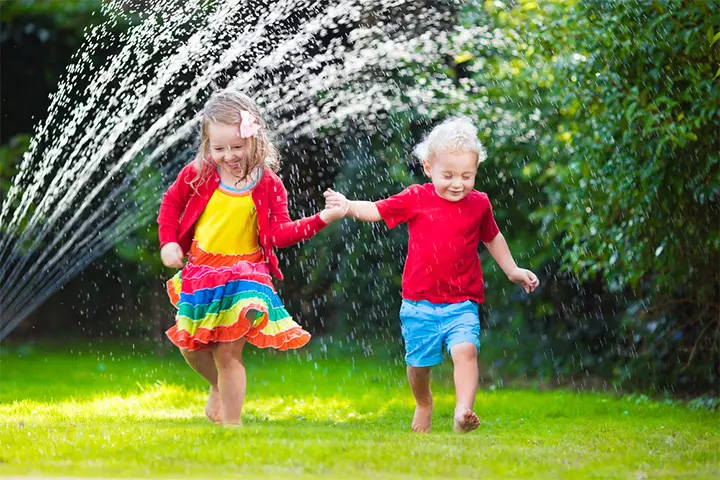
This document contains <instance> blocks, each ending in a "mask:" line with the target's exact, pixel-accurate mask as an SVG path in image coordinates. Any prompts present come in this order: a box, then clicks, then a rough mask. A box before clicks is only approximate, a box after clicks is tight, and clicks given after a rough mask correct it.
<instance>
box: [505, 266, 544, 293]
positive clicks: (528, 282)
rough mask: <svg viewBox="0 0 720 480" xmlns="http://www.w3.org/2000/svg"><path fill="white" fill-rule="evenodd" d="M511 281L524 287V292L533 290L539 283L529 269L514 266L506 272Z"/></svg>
mask: <svg viewBox="0 0 720 480" xmlns="http://www.w3.org/2000/svg"><path fill="white" fill-rule="evenodd" d="M508 278H509V279H510V281H511V282H514V283H519V284H520V285H522V287H523V288H524V289H525V293H530V292H534V291H535V289H536V288H537V287H538V285H540V280H538V278H537V276H535V274H534V273H533V272H531V271H530V270H525V269H524V268H516V269H515V270H513V271H512V272H510V273H509V274H508Z"/></svg>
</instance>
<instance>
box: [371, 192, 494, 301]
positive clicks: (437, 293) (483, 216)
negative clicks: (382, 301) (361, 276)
mask: <svg viewBox="0 0 720 480" xmlns="http://www.w3.org/2000/svg"><path fill="white" fill-rule="evenodd" d="M375 205H377V208H378V211H379V212H380V216H381V217H382V218H383V220H385V223H386V224H387V226H388V228H393V227H395V226H396V225H398V224H400V223H404V222H407V224H408V230H409V232H410V241H409V242H408V255H407V260H406V261H405V270H404V271H403V281H402V296H403V298H404V299H406V300H412V301H418V300H427V301H428V302H431V303H458V302H464V301H465V300H473V301H475V302H477V303H482V302H483V300H484V299H485V289H484V287H483V277H482V268H481V267H480V256H479V255H478V246H479V245H480V242H489V241H491V240H492V239H493V238H495V235H497V234H498V233H499V230H498V227H497V224H496V223H495V217H493V213H492V207H491V206H490V200H489V199H488V196H487V195H486V194H485V193H481V192H478V191H477V190H473V191H472V192H471V193H470V194H469V195H468V196H466V197H465V198H463V199H462V200H460V201H458V202H451V201H448V200H445V199H444V198H442V197H440V196H439V195H438V194H437V192H436V191H435V187H434V186H433V184H432V183H426V184H425V185H412V186H410V187H408V188H406V189H405V190H403V191H402V192H400V193H398V194H397V195H393V196H392V197H390V198H386V199H385V200H380V201H378V202H375Z"/></svg>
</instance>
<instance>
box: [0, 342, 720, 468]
mask: <svg viewBox="0 0 720 480" xmlns="http://www.w3.org/2000/svg"><path fill="white" fill-rule="evenodd" d="M328 345H329V346H330V349H329V350H328V349H326V348H325V347H327V346H328ZM345 349H346V346H343V345H340V344H339V343H337V342H336V343H333V344H323V342H322V341H321V340H317V339H316V340H314V345H313V347H311V348H309V349H306V350H303V351H301V352H299V353H290V354H285V353H277V352H270V351H258V350H255V349H252V348H248V352H247V355H246V361H245V363H246V365H247V369H248V398H247V403H246V408H245V413H244V422H245V426H244V427H243V428H239V429H227V428H223V427H219V426H215V425H212V424H210V423H209V422H208V421H207V420H206V419H205V417H204V415H203V407H204V401H205V397H206V387H205V386H204V385H203V383H202V382H201V381H200V379H199V377H197V376H196V375H195V374H194V373H193V372H192V371H191V370H190V369H189V367H187V366H186V365H185V364H184V363H183V361H182V358H181V357H180V356H179V355H178V354H177V353H176V352H172V353H170V354H168V355H167V356H166V357H165V358H158V357H157V356H155V355H153V354H151V353H149V352H150V351H151V349H150V347H149V346H148V345H147V344H139V343H138V344H134V345H133V344H132V343H127V344H125V345H119V344H116V343H115V344H107V343H104V344H100V343H91V344H87V343H76V344H73V345H69V344H64V345H60V344H55V345H53V344H50V343H47V342H45V343H39V344H22V345H20V344H11V345H7V344H4V345H3V346H2V348H1V349H0V445H2V448H1V449H0V475H59V476H96V477H148V476H153V477H174V478H180V477H181V476H182V477H203V476H207V477H213V476H214V477H218V478H220V477H222V478H227V477H233V478H245V477H247V478H257V477H258V475H261V476H262V478H263V480H267V479H272V478H287V477H288V475H291V476H293V477H299V478H348V479H350V478H352V479H356V478H408V479H409V478H413V479H414V478H449V477H457V478H633V479H638V478H678V477H686V478H719V477H720V415H718V414H717V413H712V412H707V411H694V410H691V409H689V408H687V407H686V406H684V405H683V404H680V403H672V402H655V401H651V400H649V399H647V398H646V397H643V396H632V397H628V396H624V397H623V396H616V395H611V394H609V393H607V394H597V393H576V392H572V391H563V390H555V391H536V390H518V389H506V388H496V389H495V390H490V389H484V390H482V391H480V392H479V394H478V398H477V402H476V411H477V413H478V414H480V416H481V418H482V423H481V425H480V428H479V429H478V430H476V431H475V432H473V433H471V434H468V435H458V434H454V433H452V411H453V402H454V397H453V390H452V382H451V379H452V377H451V370H450V369H449V368H448V367H449V364H446V365H445V366H444V367H443V368H441V369H440V370H439V371H438V372H436V373H437V375H435V377H434V393H435V414H434V424H433V433H431V434H429V435H417V434H413V433H412V432H411V431H410V428H409V427H410V426H409V421H410V418H411V415H412V409H413V402H412V398H411V395H410V392H409V389H408V387H407V385H406V380H405V376H404V365H403V364H402V362H401V359H400V358H398V356H397V354H395V353H393V352H394V349H392V348H391V349H388V350H385V349H382V348H375V349H374V351H372V352H367V351H366V352H363V351H362V350H359V351H357V352H356V353H347V352H346V353H344V354H342V355H340V354H337V352H340V351H343V350H345Z"/></svg>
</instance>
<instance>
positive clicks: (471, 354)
mask: <svg viewBox="0 0 720 480" xmlns="http://www.w3.org/2000/svg"><path fill="white" fill-rule="evenodd" d="M450 354H451V356H452V359H453V362H455V363H457V362H476V361H477V356H478V351H477V347H476V346H475V344H473V343H470V342H464V343H459V344H457V345H455V346H454V347H452V348H451V349H450Z"/></svg>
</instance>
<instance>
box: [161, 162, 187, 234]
mask: <svg viewBox="0 0 720 480" xmlns="http://www.w3.org/2000/svg"><path fill="white" fill-rule="evenodd" d="M188 172H190V173H192V174H194V172H195V169H194V166H193V165H192V164H190V165H188V166H186V167H185V168H183V170H182V171H181V172H180V173H179V174H178V177H177V179H176V180H175V182H174V183H173V184H172V185H170V188H168V190H167V192H165V194H164V195H163V198H162V202H161V203H160V212H159V214H158V218H157V222H158V237H159V240H160V247H163V246H165V245H166V244H168V243H177V241H178V233H179V232H178V230H179V229H180V219H181V218H182V214H183V212H184V210H185V206H186V205H187V202H188V199H189V196H190V195H189V194H190V186H189V185H188V184H187V180H188Z"/></svg>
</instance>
